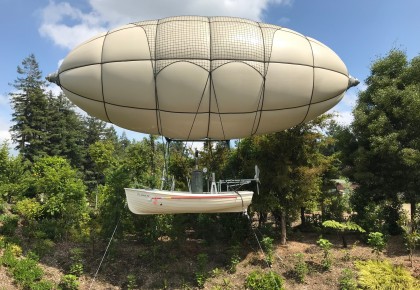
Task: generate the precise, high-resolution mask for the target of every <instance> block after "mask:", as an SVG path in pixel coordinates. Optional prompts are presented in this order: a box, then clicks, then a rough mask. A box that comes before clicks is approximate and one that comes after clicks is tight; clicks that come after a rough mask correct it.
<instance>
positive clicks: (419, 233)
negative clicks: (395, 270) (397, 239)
mask: <svg viewBox="0 0 420 290" xmlns="http://www.w3.org/2000/svg"><path fill="white" fill-rule="evenodd" d="M411 217H412V218H413V215H412V216H411ZM398 223H399V225H400V227H401V229H402V230H403V234H404V245H405V247H406V249H407V251H408V257H409V259H410V263H411V267H413V254H414V250H415V249H416V247H417V245H418V244H419V243H420V212H419V213H417V214H416V215H414V220H410V221H409V219H408V217H407V215H406V214H402V215H401V217H400V220H399V222H398Z"/></svg>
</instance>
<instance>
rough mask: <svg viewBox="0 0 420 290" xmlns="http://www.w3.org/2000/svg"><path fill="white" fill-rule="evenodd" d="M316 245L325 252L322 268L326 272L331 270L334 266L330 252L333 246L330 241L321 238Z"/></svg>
mask: <svg viewBox="0 0 420 290" xmlns="http://www.w3.org/2000/svg"><path fill="white" fill-rule="evenodd" d="M316 243H317V244H318V245H319V246H320V247H321V249H322V251H323V252H324V257H323V259H322V262H321V263H322V267H323V268H324V270H330V269H331V266H332V258H331V251H330V250H331V248H332V246H333V244H331V243H330V241H328V240H327V239H322V238H320V239H319V240H318V241H317V242H316Z"/></svg>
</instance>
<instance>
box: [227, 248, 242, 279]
mask: <svg viewBox="0 0 420 290" xmlns="http://www.w3.org/2000/svg"><path fill="white" fill-rule="evenodd" d="M239 250H240V246H239V245H238V244H236V245H233V246H232V247H231V248H230V249H229V252H230V260H229V266H228V268H229V273H232V274H233V273H235V272H236V266H237V265H238V264H239V262H240V261H241V257H240V256H239Z"/></svg>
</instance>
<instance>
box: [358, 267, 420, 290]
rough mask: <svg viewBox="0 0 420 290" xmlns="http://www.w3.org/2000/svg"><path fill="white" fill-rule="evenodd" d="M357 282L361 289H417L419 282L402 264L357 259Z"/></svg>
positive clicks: (419, 285)
mask: <svg viewBox="0 0 420 290" xmlns="http://www.w3.org/2000/svg"><path fill="white" fill-rule="evenodd" d="M355 266H356V268H357V270H358V282H359V285H360V286H361V287H362V289H368V290H370V289H390V290H391V289H404V290H415V289H419V287H420V283H419V282H418V281H416V279H415V278H414V277H413V276H411V274H410V272H409V271H408V270H406V269H405V268H404V267H403V266H401V265H398V266H395V265H392V264H391V263H390V262H388V261H372V260H369V261H366V262H363V261H357V262H356V263H355Z"/></svg>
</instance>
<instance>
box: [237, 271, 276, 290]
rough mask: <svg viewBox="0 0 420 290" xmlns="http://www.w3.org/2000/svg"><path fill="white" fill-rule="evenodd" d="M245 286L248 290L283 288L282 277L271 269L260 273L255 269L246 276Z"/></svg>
mask: <svg viewBox="0 0 420 290" xmlns="http://www.w3.org/2000/svg"><path fill="white" fill-rule="evenodd" d="M245 287H246V288H247V289H250V290H283V289H284V286H283V279H282V278H281V276H280V275H279V274H277V273H275V272H273V271H270V272H267V273H261V272H260V271H258V270H256V271H253V272H251V273H249V275H248V276H247V277H246V281H245Z"/></svg>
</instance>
